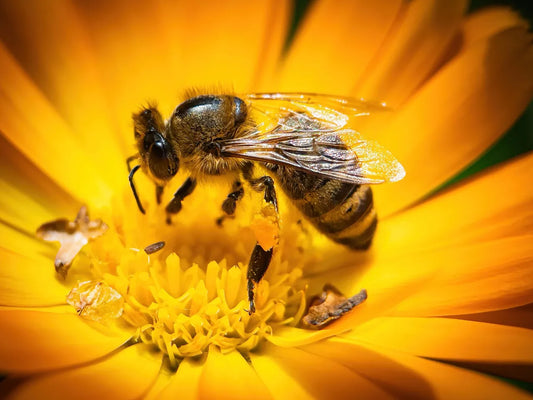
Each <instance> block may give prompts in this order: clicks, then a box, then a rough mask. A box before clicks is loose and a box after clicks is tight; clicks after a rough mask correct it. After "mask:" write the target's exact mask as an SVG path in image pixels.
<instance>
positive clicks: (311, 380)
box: [252, 346, 393, 399]
mask: <svg viewBox="0 0 533 400" xmlns="http://www.w3.org/2000/svg"><path fill="white" fill-rule="evenodd" d="M262 354H264V355H257V356H256V355H255V354H254V355H253V357H252V365H253V366H254V368H255V370H256V371H257V373H258V374H259V376H260V377H261V379H262V380H263V382H265V384H266V385H267V386H268V389H269V390H270V392H271V393H272V395H273V397H274V398H276V399H277V398H282V399H292V398H313V399H354V398H357V399H391V398H393V397H392V396H390V395H389V394H387V393H386V392H385V391H383V390H382V389H381V388H379V387H378V386H376V385H374V384H373V383H371V382H370V381H368V380H367V379H365V378H363V377H362V376H360V375H358V374H356V373H354V372H353V371H351V370H350V369H349V368H347V367H346V366H344V365H343V364H341V363H339V362H335V361H332V360H330V359H327V358H324V357H321V356H316V355H313V354H310V353H308V352H306V351H304V350H300V349H280V348H277V347H274V346H269V347H268V349H265V351H264V352H263V353H262Z"/></svg>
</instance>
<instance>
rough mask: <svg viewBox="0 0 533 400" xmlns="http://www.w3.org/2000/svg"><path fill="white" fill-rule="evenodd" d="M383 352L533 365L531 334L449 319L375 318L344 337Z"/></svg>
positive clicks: (512, 328)
mask: <svg viewBox="0 0 533 400" xmlns="http://www.w3.org/2000/svg"><path fill="white" fill-rule="evenodd" d="M345 336H346V337H348V338H353V339H354V340H360V341H363V342H365V343H370V344H373V345H376V346H380V347H383V348H389V349H393V350H398V351H403V352H407V353H410V354H414V355H417V356H421V357H426V358H434V359H435V358H436V359H442V360H456V361H483V362H501V363H533V330H529V329H523V328H515V327H510V326H503V325H496V324H487V323H482V322H473V321H464V320H458V319H451V318H407V317H385V318H376V319H374V320H372V321H369V322H368V323H366V324H364V325H361V326H359V327H357V328H356V329H355V330H353V331H351V332H349V333H347V334H345Z"/></svg>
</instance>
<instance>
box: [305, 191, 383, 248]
mask: <svg viewBox="0 0 533 400" xmlns="http://www.w3.org/2000/svg"><path fill="white" fill-rule="evenodd" d="M343 185H344V184H343ZM309 220H310V222H312V223H313V224H314V225H315V226H316V227H317V228H318V230H320V231H321V232H322V233H324V234H326V235H327V236H329V237H330V239H332V240H334V241H335V242H338V243H341V244H344V245H346V246H348V247H350V248H353V249H367V248H368V247H369V246H370V244H371V242H372V238H373V237H374V233H375V231H376V227H377V215H376V211H375V209H374V204H373V200H372V190H371V189H370V187H369V186H366V185H353V186H352V190H351V192H350V195H349V196H347V197H346V198H345V199H344V200H343V201H342V202H340V203H339V204H337V206H336V207H334V208H333V209H331V210H330V211H328V212H326V213H324V214H322V215H320V216H315V217H309Z"/></svg>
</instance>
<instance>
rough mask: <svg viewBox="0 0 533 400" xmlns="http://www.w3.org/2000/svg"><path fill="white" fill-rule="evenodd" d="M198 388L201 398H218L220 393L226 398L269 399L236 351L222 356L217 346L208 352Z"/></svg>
mask: <svg viewBox="0 0 533 400" xmlns="http://www.w3.org/2000/svg"><path fill="white" fill-rule="evenodd" d="M199 389H200V391H199V395H198V398H200V399H214V398H219V397H220V396H221V394H222V393H223V397H225V398H228V399H249V398H250V396H251V395H252V394H253V398H254V399H255V398H258V399H270V398H271V396H270V393H269V392H268V389H267V388H266V387H265V384H264V383H263V382H262V381H261V379H259V377H258V376H257V374H256V372H255V371H254V369H253V368H252V367H251V366H250V365H249V364H248V363H247V362H246V361H245V359H244V358H243V357H242V356H241V354H240V353H239V352H237V351H232V352H231V353H228V354H221V353H220V350H218V348H216V347H211V348H210V349H209V354H208V356H207V361H206V362H205V365H204V367H203V371H202V376H201V378H200V384H199Z"/></svg>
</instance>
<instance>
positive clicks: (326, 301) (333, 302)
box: [302, 285, 367, 329]
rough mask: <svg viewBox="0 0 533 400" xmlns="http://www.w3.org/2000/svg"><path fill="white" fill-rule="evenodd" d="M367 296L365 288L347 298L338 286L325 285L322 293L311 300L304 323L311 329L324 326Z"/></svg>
mask: <svg viewBox="0 0 533 400" xmlns="http://www.w3.org/2000/svg"><path fill="white" fill-rule="evenodd" d="M366 297H367V293H366V290H365V289H362V290H361V291H360V292H359V293H357V294H356V295H354V296H352V297H350V298H346V297H344V296H343V295H342V294H341V293H340V292H339V290H337V288H335V287H333V286H332V285H325V286H324V291H323V292H322V295H321V296H320V297H318V298H316V299H315V300H314V301H312V302H311V305H310V307H309V311H308V312H307V314H306V315H305V316H304V317H303V318H302V325H303V326H304V327H305V328H311V329H320V328H323V327H324V326H326V325H328V324H330V323H331V322H333V321H334V320H336V319H339V318H340V317H341V316H342V315H343V314H345V313H347V312H348V311H350V310H351V309H352V308H354V307H355V306H357V305H359V304H361V303H362V302H363V301H365V300H366Z"/></svg>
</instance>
